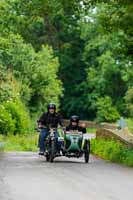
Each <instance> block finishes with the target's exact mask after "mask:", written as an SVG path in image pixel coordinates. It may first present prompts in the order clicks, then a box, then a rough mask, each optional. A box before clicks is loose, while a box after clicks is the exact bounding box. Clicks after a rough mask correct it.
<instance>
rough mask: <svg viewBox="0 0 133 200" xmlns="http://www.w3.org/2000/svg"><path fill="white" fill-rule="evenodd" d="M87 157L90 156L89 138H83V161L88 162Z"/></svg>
mask: <svg viewBox="0 0 133 200" xmlns="http://www.w3.org/2000/svg"><path fill="white" fill-rule="evenodd" d="M89 157H90V140H85V144H84V159H85V163H88V162H89Z"/></svg>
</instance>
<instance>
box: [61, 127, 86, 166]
mask: <svg viewBox="0 0 133 200" xmlns="http://www.w3.org/2000/svg"><path fill="white" fill-rule="evenodd" d="M62 153H63V156H66V157H76V158H80V157H82V156H84V159H85V162H86V163H88V162H89V155H90V140H88V139H85V140H84V139H83V133H82V132H78V131H69V132H65V133H64V144H63V148H62Z"/></svg>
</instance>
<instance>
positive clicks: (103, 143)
mask: <svg viewBox="0 0 133 200" xmlns="http://www.w3.org/2000/svg"><path fill="white" fill-rule="evenodd" d="M91 152H92V153H94V154H95V155H98V156H100V157H101V158H103V159H105V160H109V161H112V162H116V163H123V164H125V165H127V166H132V167H133V149H129V148H127V147H125V146H123V145H122V144H121V143H120V142H118V141H116V140H107V139H93V140H92V141H91Z"/></svg>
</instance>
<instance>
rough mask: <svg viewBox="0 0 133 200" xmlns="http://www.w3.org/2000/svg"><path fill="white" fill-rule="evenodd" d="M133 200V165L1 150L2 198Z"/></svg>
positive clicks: (9, 199)
mask: <svg viewBox="0 0 133 200" xmlns="http://www.w3.org/2000/svg"><path fill="white" fill-rule="evenodd" d="M53 199H55V200H133V169H132V168H128V167H125V166H120V165H117V164H111V163H109V162H105V161H103V160H101V159H98V158H96V157H94V156H91V157H90V163H89V164H85V163H84V160H83V159H75V158H74V159H69V158H68V159H67V158H64V157H62V158H57V159H56V160H55V162H54V163H47V162H46V161H45V160H44V159H43V158H39V157H38V155H37V154H36V153H30V152H29V153H28V152H22V153H21V152H20V153H0V200H53Z"/></svg>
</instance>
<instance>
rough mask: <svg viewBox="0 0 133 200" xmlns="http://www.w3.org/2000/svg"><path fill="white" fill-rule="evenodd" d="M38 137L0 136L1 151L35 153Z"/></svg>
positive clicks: (34, 135) (35, 135)
mask: <svg viewBox="0 0 133 200" xmlns="http://www.w3.org/2000/svg"><path fill="white" fill-rule="evenodd" d="M37 142H38V135H37V134H31V135H15V136H14V135H9V136H2V135H0V143H1V144H2V145H1V147H2V148H0V150H1V151H33V152H34V151H37V149H38V148H37Z"/></svg>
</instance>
